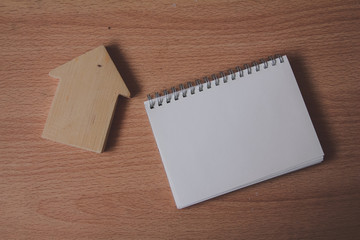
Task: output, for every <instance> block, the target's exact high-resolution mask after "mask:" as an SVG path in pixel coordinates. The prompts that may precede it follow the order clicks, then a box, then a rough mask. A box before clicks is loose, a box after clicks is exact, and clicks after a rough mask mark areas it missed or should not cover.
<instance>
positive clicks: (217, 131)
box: [145, 56, 323, 208]
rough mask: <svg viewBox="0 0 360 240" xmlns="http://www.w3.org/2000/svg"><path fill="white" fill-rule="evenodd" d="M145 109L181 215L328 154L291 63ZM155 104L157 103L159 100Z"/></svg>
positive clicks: (271, 67) (213, 84)
mask: <svg viewBox="0 0 360 240" xmlns="http://www.w3.org/2000/svg"><path fill="white" fill-rule="evenodd" d="M283 58H284V62H283V63H280V62H279V59H278V60H277V64H276V65H275V66H272V65H271V61H269V62H268V66H269V67H268V68H267V69H264V68H263V65H262V64H261V65H260V71H258V72H257V71H256V70H255V68H254V67H253V68H252V74H247V72H246V71H244V77H240V76H239V74H236V79H235V80H231V77H230V76H228V82H227V83H223V82H222V80H221V79H220V84H219V86H215V83H214V82H212V84H211V88H210V89H207V87H206V84H204V85H203V91H202V92H199V89H198V87H196V91H195V94H194V95H191V94H190V92H188V93H187V97H185V98H183V97H182V95H181V94H180V97H179V100H177V101H175V100H174V98H172V99H171V102H170V103H166V101H165V100H164V101H163V104H162V106H158V105H157V104H155V106H154V108H153V109H150V106H149V102H148V101H146V102H145V108H146V111H147V114H148V117H149V120H150V123H151V127H152V129H153V133H154V136H155V139H156V142H157V145H158V148H159V151H160V154H161V158H162V161H163V164H164V167H165V170H166V174H167V177H168V179H169V183H170V187H171V190H172V192H173V195H174V199H175V202H176V205H177V207H178V208H183V207H186V206H189V205H192V204H194V203H197V202H200V201H203V200H206V199H209V198H211V197H214V196H218V195H220V194H222V193H225V192H229V191H232V190H235V189H238V188H241V187H243V186H247V185H249V184H251V183H256V182H258V181H261V180H263V179H267V178H269V177H274V176H277V175H279V174H283V173H286V171H288V170H290V169H296V168H297V166H301V165H302V164H304V166H308V165H309V163H307V162H308V161H310V160H312V159H317V160H316V161H314V163H315V162H318V161H319V160H318V159H321V158H322V156H323V151H322V149H321V146H320V143H319V141H318V138H317V136H316V133H315V130H314V128H313V125H312V123H311V120H310V117H309V115H308V112H307V110H306V107H305V104H304V102H303V99H302V96H301V93H300V91H299V88H298V86H297V83H296V80H295V77H294V75H293V72H292V70H291V67H290V64H289V62H288V59H287V58H286V56H284V57H283ZM155 101H156V99H155Z"/></svg>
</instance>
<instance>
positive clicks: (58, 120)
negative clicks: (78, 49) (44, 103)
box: [42, 46, 130, 153]
mask: <svg viewBox="0 0 360 240" xmlns="http://www.w3.org/2000/svg"><path fill="white" fill-rule="evenodd" d="M49 75H50V76H51V77H54V78H58V79H60V82H59V85H58V87H57V90H56V94H55V97H54V100H53V103H52V106H51V109H50V112H49V115H48V118H47V121H46V124H45V128H44V131H43V134H42V137H43V138H47V139H50V140H53V141H56V142H59V143H63V144H67V145H71V146H75V147H79V148H83V149H86V150H90V151H94V152H98V153H100V152H102V151H103V150H104V147H105V143H106V138H107V135H108V132H109V128H110V125H111V121H112V118H113V114H114V109H115V106H116V103H117V99H118V95H122V96H124V97H127V98H129V97H130V92H129V90H128V89H127V87H126V85H125V83H124V81H123V79H122V78H121V76H120V74H119V72H118V71H117V69H116V67H115V65H114V63H113V61H112V60H111V58H110V56H109V54H108V52H107V51H106V48H105V47H104V46H99V47H97V48H95V49H93V50H91V51H89V52H87V53H85V54H83V55H81V56H79V57H77V58H75V59H73V60H71V61H70V62H67V63H65V64H64V65H61V66H59V67H57V68H55V69H54V70H52V71H51V72H50V73H49Z"/></svg>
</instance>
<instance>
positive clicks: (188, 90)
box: [147, 54, 284, 109]
mask: <svg viewBox="0 0 360 240" xmlns="http://www.w3.org/2000/svg"><path fill="white" fill-rule="evenodd" d="M277 60H279V62H280V63H283V62H284V58H283V57H282V56H281V55H279V54H275V55H274V56H269V57H268V61H265V60H264V59H263V58H262V59H260V63H258V62H256V61H253V62H252V64H251V65H252V67H254V69H255V71H256V72H258V71H260V65H263V68H264V69H267V68H268V67H269V63H268V62H269V61H271V66H275V65H276V64H277ZM244 71H247V73H248V74H253V70H252V68H251V66H250V65H249V64H244V69H242V68H241V67H239V66H236V67H235V72H234V71H233V70H232V69H229V70H228V74H225V73H224V72H220V73H219V75H220V78H219V76H217V75H216V74H212V75H211V78H212V80H213V82H214V83H215V86H219V85H220V79H222V82H223V83H227V82H228V76H230V78H231V80H235V78H236V74H237V73H238V74H239V77H244ZM204 85H205V87H206V88H208V89H209V88H211V87H212V86H211V81H210V80H209V78H208V77H203V82H201V80H199V79H197V80H195V85H193V83H192V82H187V84H186V87H185V86H184V84H180V85H179V87H178V89H177V88H176V87H172V88H171V93H170V92H169V91H168V90H164V91H163V95H160V94H159V92H156V93H155V98H152V96H151V95H150V94H148V95H147V98H148V101H149V105H150V108H151V109H152V108H154V107H155V105H156V103H157V105H158V106H162V105H163V104H164V100H165V102H166V103H170V102H171V100H172V99H174V101H177V100H179V96H180V94H181V95H182V97H183V98H186V97H187V96H188V95H189V94H191V95H193V94H195V88H196V87H198V90H199V92H202V91H203V89H204Z"/></svg>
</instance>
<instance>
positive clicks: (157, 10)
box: [0, 0, 360, 239]
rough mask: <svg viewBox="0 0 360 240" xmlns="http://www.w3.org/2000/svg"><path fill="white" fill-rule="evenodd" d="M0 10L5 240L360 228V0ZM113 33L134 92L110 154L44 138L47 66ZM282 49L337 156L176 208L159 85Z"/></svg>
mask: <svg viewBox="0 0 360 240" xmlns="http://www.w3.org/2000/svg"><path fill="white" fill-rule="evenodd" d="M0 20H1V21H0V239H177V238H178V239H359V238H360V193H359V191H360V161H359V160H360V138H359V134H360V97H359V96H360V94H359V93H360V79H359V76H360V71H359V70H360V67H359V61H360V4H359V1H344V0H341V1H326V0H324V1H308V2H303V1H298V2H289V1H280V2H274V1H249V2H240V1H202V0H195V1H194V0H193V1H174V0H172V1H167V0H162V1H154V2H150V1H136V2H135V1H134V2H131V1H124V2H119V3H118V2H116V1H114V2H110V1H109V2H106V1H104V2H103V1H77V2H76V1H62V2H60V3H55V2H54V1H10V0H9V1H2V2H1V3H0ZM101 44H104V45H105V46H107V49H108V51H109V53H110V56H111V57H112V59H113V60H114V62H115V64H116V66H117V67H118V69H119V71H120V73H121V75H122V76H123V78H124V81H125V82H126V84H127V85H128V87H129V89H130V91H131V93H132V95H133V98H131V99H124V98H119V103H118V106H117V108H116V113H115V116H114V120H113V124H112V126H111V131H110V135H109V139H108V143H107V146H106V150H105V152H104V153H102V154H96V153H92V152H87V151H84V150H80V149H77V148H74V147H69V146H65V145H62V144H58V143H55V142H51V141H48V140H45V139H42V138H41V137H40V136H41V133H42V130H43V127H44V124H45V120H46V117H47V114H48V112H49V109H50V106H51V102H52V99H53V97H54V94H55V90H56V87H57V84H58V80H56V79H52V78H50V77H49V76H48V72H49V71H50V70H51V69H53V68H55V67H57V66H59V65H61V64H63V63H65V62H67V61H69V60H71V59H73V58H74V57H76V56H78V55H81V54H82V53H84V52H86V51H88V50H91V49H93V48H95V47H97V46H99V45H101ZM274 53H280V54H287V55H288V57H289V59H290V62H291V64H292V66H293V70H294V73H295V76H296V77H297V81H298V84H299V86H300V89H301V91H302V94H303V97H304V99H305V102H306V104H307V107H308V110H309V113H310V116H311V118H312V120H313V123H314V126H315V129H316V131H317V133H318V136H319V139H320V142H321V144H322V146H323V149H324V152H325V155H326V157H325V160H324V162H323V163H321V164H319V165H316V166H313V167H310V168H307V169H304V170H301V171H297V172H295V173H291V174H288V175H285V176H281V177H278V178H276V179H272V180H270V181H267V182H264V183H260V184H257V185H255V186H251V187H248V188H246V189H243V190H239V191H235V192H233V193H230V194H227V195H224V196H221V197H218V198H216V199H213V200H210V201H206V202H204V203H201V204H198V205H194V206H192V207H189V208H186V209H183V210H177V209H176V207H175V204H174V201H173V198H172V195H171V192H170V187H169V184H168V182H167V178H166V175H165V172H164V168H163V166H162V162H161V159H160V155H159V152H158V149H157V147H156V143H155V140H154V137H153V134H152V131H151V128H150V124H149V122H148V119H147V116H146V113H145V109H144V106H143V101H144V100H146V95H147V93H153V92H155V91H158V90H163V89H165V88H169V87H171V86H173V85H178V84H179V83H184V82H187V81H192V80H195V79H196V78H200V77H203V76H206V75H207V76H208V75H211V74H212V73H216V72H219V71H222V70H226V69H228V68H231V67H235V66H236V65H242V64H244V63H249V62H251V61H252V60H256V59H259V58H262V57H267V56H269V55H272V54H274ZM195 124H201V123H195ZM179 151H180V149H179Z"/></svg>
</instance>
